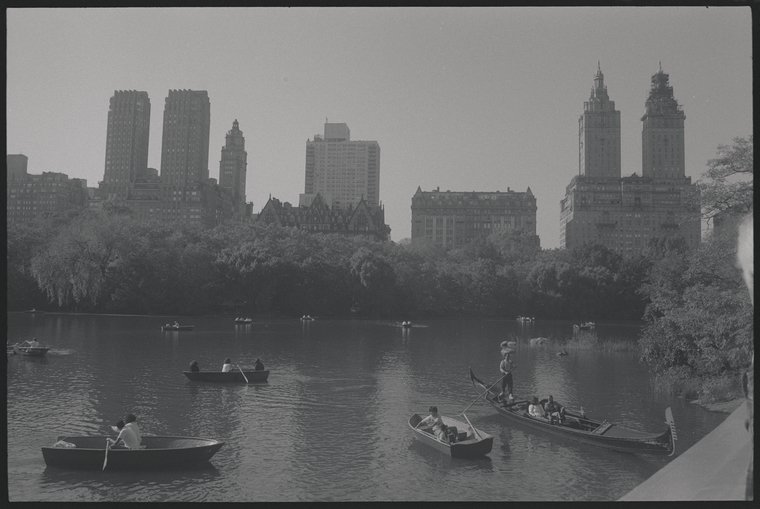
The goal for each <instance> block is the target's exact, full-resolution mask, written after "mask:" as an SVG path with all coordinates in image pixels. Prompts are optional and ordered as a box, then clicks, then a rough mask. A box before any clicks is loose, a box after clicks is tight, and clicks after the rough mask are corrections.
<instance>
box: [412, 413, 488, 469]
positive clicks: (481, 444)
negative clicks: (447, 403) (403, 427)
mask: <svg viewBox="0 0 760 509" xmlns="http://www.w3.org/2000/svg"><path fill="white" fill-rule="evenodd" d="M441 419H442V420H443V423H444V424H445V425H446V426H447V427H448V428H449V429H450V430H451V429H452V428H455V429H456V432H457V438H456V441H455V442H453V443H450V442H444V441H442V440H439V439H438V438H437V437H436V436H435V435H434V434H433V433H432V432H430V431H427V430H425V429H421V428H415V426H416V425H417V424H419V422H420V421H421V420H422V417H420V415H419V414H412V416H411V417H410V418H409V428H410V429H411V430H412V432H413V433H414V438H416V439H417V440H419V441H420V442H422V443H424V444H427V445H430V446H432V447H433V448H435V449H438V450H439V451H441V452H444V453H446V454H449V455H450V456H451V457H452V458H474V457H477V456H484V455H486V454H488V453H489V452H491V448H492V447H493V436H491V435H489V434H488V433H484V432H482V431H480V430H478V429H476V428H474V427H472V426H470V425H469V424H467V423H466V422H462V421H458V420H456V419H453V418H451V417H446V416H443V415H442V416H441Z"/></svg>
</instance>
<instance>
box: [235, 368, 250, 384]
mask: <svg viewBox="0 0 760 509" xmlns="http://www.w3.org/2000/svg"><path fill="white" fill-rule="evenodd" d="M235 366H237V368H238V369H240V365H239V364H235ZM240 374H241V375H243V378H245V383H248V377H247V376H245V373H243V370H242V369H240Z"/></svg>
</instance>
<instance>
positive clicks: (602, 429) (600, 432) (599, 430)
mask: <svg viewBox="0 0 760 509" xmlns="http://www.w3.org/2000/svg"><path fill="white" fill-rule="evenodd" d="M611 427H612V423H610V422H603V423H602V424H600V425H599V427H598V428H596V429H595V430H594V431H592V432H591V433H593V434H594V435H604V433H605V431H607V430H608V429H610V428H611Z"/></svg>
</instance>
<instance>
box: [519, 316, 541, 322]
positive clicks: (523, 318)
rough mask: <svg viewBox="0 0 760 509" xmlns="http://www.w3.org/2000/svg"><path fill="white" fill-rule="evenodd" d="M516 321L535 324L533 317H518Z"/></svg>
mask: <svg viewBox="0 0 760 509" xmlns="http://www.w3.org/2000/svg"><path fill="white" fill-rule="evenodd" d="M516 320H517V321H518V322H521V323H528V322H535V321H536V318H535V317H533V316H518V317H517V318H516Z"/></svg>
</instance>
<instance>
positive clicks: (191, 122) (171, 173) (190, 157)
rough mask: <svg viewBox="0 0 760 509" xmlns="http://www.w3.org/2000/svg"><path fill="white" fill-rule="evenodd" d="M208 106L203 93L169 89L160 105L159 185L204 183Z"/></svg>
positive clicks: (206, 95) (177, 187)
mask: <svg viewBox="0 0 760 509" xmlns="http://www.w3.org/2000/svg"><path fill="white" fill-rule="evenodd" d="M210 123H211V103H210V101H209V98H208V93H207V92H206V91H205V90H169V95H168V96H167V97H166V104H165V106H164V132H163V136H162V141H161V183H162V185H164V186H166V187H171V188H175V189H187V188H188V187H191V186H193V185H194V184H196V183H198V182H205V181H206V180H208V144H209V125H210Z"/></svg>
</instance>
